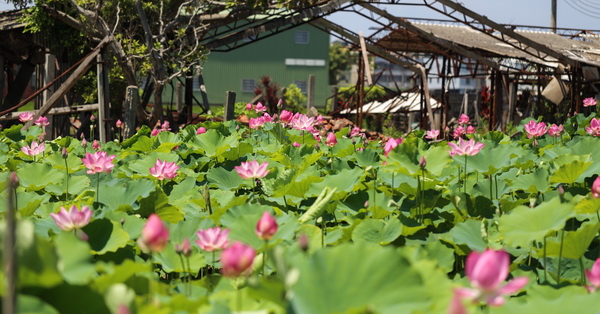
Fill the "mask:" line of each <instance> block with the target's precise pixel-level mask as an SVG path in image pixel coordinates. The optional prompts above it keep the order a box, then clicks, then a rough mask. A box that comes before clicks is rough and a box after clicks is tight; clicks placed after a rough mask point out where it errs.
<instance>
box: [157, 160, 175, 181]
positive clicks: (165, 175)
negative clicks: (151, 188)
mask: <svg viewBox="0 0 600 314" xmlns="http://www.w3.org/2000/svg"><path fill="white" fill-rule="evenodd" d="M177 169H179V166H178V165H176V164H175V162H167V161H161V160H160V159H157V160H156V163H155V164H154V167H151V168H150V174H151V175H152V176H153V177H155V178H158V180H164V179H168V180H171V179H174V178H175V177H176V176H177Z"/></svg>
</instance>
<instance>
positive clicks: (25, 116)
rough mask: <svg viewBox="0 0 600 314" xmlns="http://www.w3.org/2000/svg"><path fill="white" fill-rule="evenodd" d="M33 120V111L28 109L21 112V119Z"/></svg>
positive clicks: (25, 120)
mask: <svg viewBox="0 0 600 314" xmlns="http://www.w3.org/2000/svg"><path fill="white" fill-rule="evenodd" d="M31 120H33V113H31V112H29V111H27V112H23V113H21V114H19V121H21V122H23V123H25V122H29V121H31Z"/></svg>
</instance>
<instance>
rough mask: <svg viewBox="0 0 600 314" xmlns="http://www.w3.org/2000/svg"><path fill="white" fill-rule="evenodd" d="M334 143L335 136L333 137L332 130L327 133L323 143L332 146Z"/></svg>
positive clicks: (335, 141) (335, 140)
mask: <svg viewBox="0 0 600 314" xmlns="http://www.w3.org/2000/svg"><path fill="white" fill-rule="evenodd" d="M335 144H337V138H336V137H335V134H333V132H329V133H328V134H327V139H326V140H325V145H327V146H329V147H333V146H335Z"/></svg>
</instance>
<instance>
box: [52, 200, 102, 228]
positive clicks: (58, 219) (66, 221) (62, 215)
mask: <svg viewBox="0 0 600 314" xmlns="http://www.w3.org/2000/svg"><path fill="white" fill-rule="evenodd" d="M50 216H51V217H52V219H54V222H55V223H56V225H57V226H58V227H59V228H61V229H62V230H64V231H71V230H73V229H81V228H83V227H85V226H86V225H87V224H88V223H89V222H90V219H91V218H92V210H91V209H90V208H89V207H87V206H83V207H81V210H79V209H78V208H77V206H75V205H73V206H71V208H69V210H68V211H67V210H66V209H65V208H64V207H62V206H61V207H60V211H59V212H58V213H51V214H50Z"/></svg>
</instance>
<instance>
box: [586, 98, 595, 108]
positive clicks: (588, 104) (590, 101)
mask: <svg viewBox="0 0 600 314" xmlns="http://www.w3.org/2000/svg"><path fill="white" fill-rule="evenodd" d="M595 105H596V98H594V97H588V98H586V99H584V100H583V106H584V107H592V106H595Z"/></svg>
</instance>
